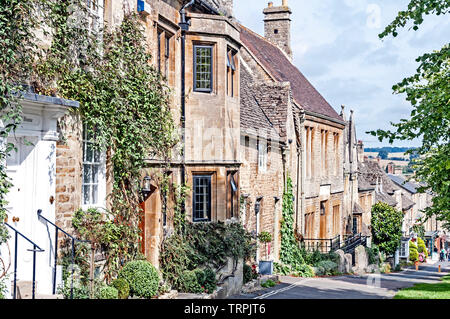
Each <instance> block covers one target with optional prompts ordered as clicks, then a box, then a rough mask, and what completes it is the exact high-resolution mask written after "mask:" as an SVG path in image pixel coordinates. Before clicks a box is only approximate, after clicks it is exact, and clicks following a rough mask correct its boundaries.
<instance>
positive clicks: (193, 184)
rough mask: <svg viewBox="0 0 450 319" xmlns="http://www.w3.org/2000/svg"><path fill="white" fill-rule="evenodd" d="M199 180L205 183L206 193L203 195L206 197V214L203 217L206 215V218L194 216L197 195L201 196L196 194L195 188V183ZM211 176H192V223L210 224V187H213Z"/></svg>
mask: <svg viewBox="0 0 450 319" xmlns="http://www.w3.org/2000/svg"><path fill="white" fill-rule="evenodd" d="M199 179H204V180H206V182H207V185H206V186H207V193H206V194H204V195H205V196H206V203H205V204H206V205H207V206H206V207H207V212H206V214H205V213H203V216H205V215H206V218H205V217H204V218H198V217H197V216H196V214H197V212H196V204H197V199H198V198H197V195H199V196H201V194H197V188H196V186H197V185H196V182H197V181H198V180H199ZM212 179H213V176H212V174H194V175H193V176H192V221H193V222H194V223H198V222H211V220H212V218H211V216H212V186H213V180H212Z"/></svg>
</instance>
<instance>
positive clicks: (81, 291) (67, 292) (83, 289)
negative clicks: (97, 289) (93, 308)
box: [57, 278, 90, 299]
mask: <svg viewBox="0 0 450 319" xmlns="http://www.w3.org/2000/svg"><path fill="white" fill-rule="evenodd" d="M57 291H58V294H60V295H63V296H64V299H71V279H70V278H67V279H66V280H64V283H63V286H62V287H58V290H57ZM89 298H90V296H89V287H88V286H86V285H83V284H79V283H77V282H74V285H73V299H89Z"/></svg>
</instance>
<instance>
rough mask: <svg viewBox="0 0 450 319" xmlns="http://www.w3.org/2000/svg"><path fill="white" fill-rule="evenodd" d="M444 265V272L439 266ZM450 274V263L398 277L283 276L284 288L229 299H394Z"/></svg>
mask: <svg viewBox="0 0 450 319" xmlns="http://www.w3.org/2000/svg"><path fill="white" fill-rule="evenodd" d="M439 265H441V272H440V273H439V272H438V266H439ZM449 273H450V263H449V262H434V263H427V264H422V265H420V267H419V270H418V271H416V270H415V268H414V267H412V268H407V269H405V270H403V271H401V272H398V273H391V274H367V275H364V276H356V275H347V276H336V277H322V278H295V277H288V276H280V282H281V283H280V284H279V285H277V286H275V287H272V288H268V289H264V290H260V291H258V292H255V293H252V294H241V295H236V296H231V297H229V299H390V298H393V297H394V296H395V294H396V293H397V291H398V290H400V289H403V288H408V287H412V286H413V285H414V284H417V283H439V282H441V280H440V278H441V277H443V276H445V275H447V274H449Z"/></svg>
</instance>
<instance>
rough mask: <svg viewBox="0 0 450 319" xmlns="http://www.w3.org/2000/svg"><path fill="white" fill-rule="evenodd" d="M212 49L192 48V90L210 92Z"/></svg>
mask: <svg viewBox="0 0 450 319" xmlns="http://www.w3.org/2000/svg"><path fill="white" fill-rule="evenodd" d="M212 52H213V50H212V47H211V46H202V45H195V46H194V90H195V91H200V92H211V91H212V83H213V77H212V64H213V57H212Z"/></svg>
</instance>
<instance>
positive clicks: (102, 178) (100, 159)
mask: <svg viewBox="0 0 450 319" xmlns="http://www.w3.org/2000/svg"><path fill="white" fill-rule="evenodd" d="M87 132H88V131H87V129H86V126H85V125H83V131H82V135H83V136H82V150H81V151H82V170H81V208H82V209H84V210H86V209H88V208H106V153H105V152H101V151H100V150H97V149H95V147H94V148H92V149H90V151H91V152H92V157H91V159H93V160H87V159H86V158H87V156H88V154H89V153H88V152H87V151H88V147H89V146H90V145H93V144H94V142H93V141H92V139H90V138H89V137H88V136H87ZM88 166H89V167H91V169H93V168H96V169H97V172H96V178H95V177H94V175H92V176H91V177H89V179H90V181H89V182H87V183H86V182H85V180H86V175H85V174H86V169H85V167H88ZM86 186H87V187H89V188H91V187H92V189H91V190H90V191H89V192H90V198H89V201H88V202H86V198H85V191H84V189H85V187H86ZM94 187H97V194H96V195H97V196H96V197H97V198H96V199H95V201H94V200H93V197H94V195H93V189H94Z"/></svg>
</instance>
